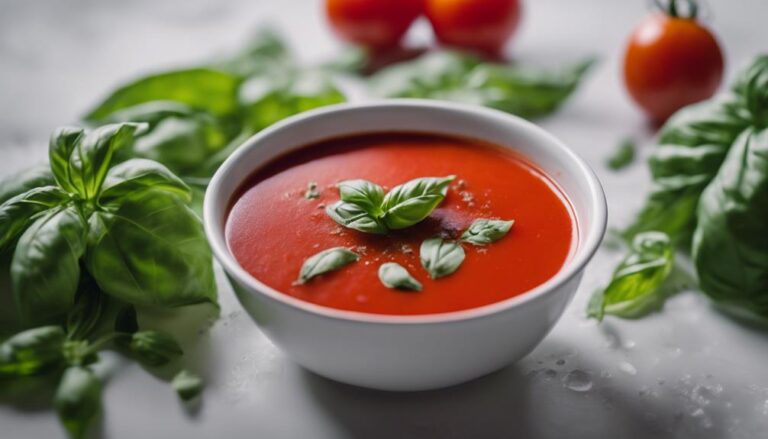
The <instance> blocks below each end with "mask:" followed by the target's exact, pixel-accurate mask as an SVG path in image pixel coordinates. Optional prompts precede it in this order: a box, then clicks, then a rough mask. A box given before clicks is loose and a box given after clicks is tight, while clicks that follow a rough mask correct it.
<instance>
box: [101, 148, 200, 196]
mask: <svg viewBox="0 0 768 439" xmlns="http://www.w3.org/2000/svg"><path fill="white" fill-rule="evenodd" d="M150 191H163V192H169V193H173V194H176V195H178V196H180V197H182V198H183V199H185V200H187V201H190V200H191V194H190V189H189V187H188V186H187V185H186V184H185V183H184V182H183V181H181V179H180V178H179V177H177V176H176V175H175V174H173V173H172V172H171V171H169V170H168V168H166V167H165V166H163V165H161V164H160V163H158V162H155V161H152V160H146V159H132V160H128V161H126V162H123V163H120V164H119V165H117V166H115V167H113V168H112V169H110V170H109V172H107V177H106V179H105V180H104V184H103V185H102V188H101V194H100V195H99V203H100V204H102V205H107V204H110V203H114V202H119V201H121V200H122V199H124V198H126V197H132V198H137V197H141V196H143V195H144V194H146V193H147V192H150Z"/></svg>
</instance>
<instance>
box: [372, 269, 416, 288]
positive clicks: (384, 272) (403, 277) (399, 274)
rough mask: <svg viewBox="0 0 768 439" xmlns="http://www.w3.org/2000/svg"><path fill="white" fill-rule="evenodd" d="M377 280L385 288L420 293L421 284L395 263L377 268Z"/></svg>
mask: <svg viewBox="0 0 768 439" xmlns="http://www.w3.org/2000/svg"><path fill="white" fill-rule="evenodd" d="M379 280H381V283H383V284H384V286H385V287H387V288H395V289H399V290H410V291H421V288H422V286H421V283H420V282H419V281H418V280H416V278H414V277H413V276H411V274H410V273H408V270H406V269H405V267H403V266H402V265H400V264H397V263H395V262H386V263H384V264H381V266H380V267H379Z"/></svg>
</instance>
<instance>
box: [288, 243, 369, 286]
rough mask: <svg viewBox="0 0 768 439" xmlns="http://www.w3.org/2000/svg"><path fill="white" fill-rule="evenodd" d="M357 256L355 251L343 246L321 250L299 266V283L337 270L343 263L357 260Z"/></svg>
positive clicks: (346, 263)
mask: <svg viewBox="0 0 768 439" xmlns="http://www.w3.org/2000/svg"><path fill="white" fill-rule="evenodd" d="M359 258H360V256H359V255H358V254H357V253H355V252H353V251H351V250H349V249H347V248H344V247H334V248H329V249H327V250H323V251H321V252H320V253H317V254H315V255H313V256H310V257H309V258H308V259H307V260H306V261H304V265H302V266H301V272H300V273H299V283H300V284H303V283H306V282H307V281H308V280H310V279H312V278H313V277H315V276H318V275H321V274H323V273H328V272H329V271H334V270H338V269H339V268H341V267H343V266H345V265H348V264H351V263H352V262H355V261H357V260H358V259H359Z"/></svg>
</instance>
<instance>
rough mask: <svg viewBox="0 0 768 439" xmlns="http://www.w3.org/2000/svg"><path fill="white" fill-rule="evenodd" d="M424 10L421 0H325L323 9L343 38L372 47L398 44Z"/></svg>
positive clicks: (422, 0) (379, 47)
mask: <svg viewBox="0 0 768 439" xmlns="http://www.w3.org/2000/svg"><path fill="white" fill-rule="evenodd" d="M423 10H424V0H326V1H325V12H326V15H327V16H328V20H329V22H330V23H331V25H332V27H333V29H334V30H335V31H336V33H337V34H338V35H339V37H341V38H342V39H344V40H346V41H349V42H351V43H355V44H360V45H363V46H366V47H370V48H372V49H390V48H393V47H395V46H397V45H398V43H399V42H400V39H401V38H402V37H403V35H404V34H405V32H406V31H407V30H408V28H409V27H411V24H412V23H413V22H414V20H416V18H418V16H419V15H421V13H422V12H423Z"/></svg>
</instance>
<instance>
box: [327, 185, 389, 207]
mask: <svg viewBox="0 0 768 439" xmlns="http://www.w3.org/2000/svg"><path fill="white" fill-rule="evenodd" d="M338 187H339V195H340V196H341V200H342V201H346V202H347V203H352V204H356V205H358V206H360V207H361V208H363V210H365V211H366V212H368V213H369V214H371V215H373V216H379V215H381V213H382V212H381V204H382V202H383V201H384V189H382V188H381V186H379V185H378V184H376V183H371V182H370V181H368V180H347V181H342V182H341V183H339V184H338Z"/></svg>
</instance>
